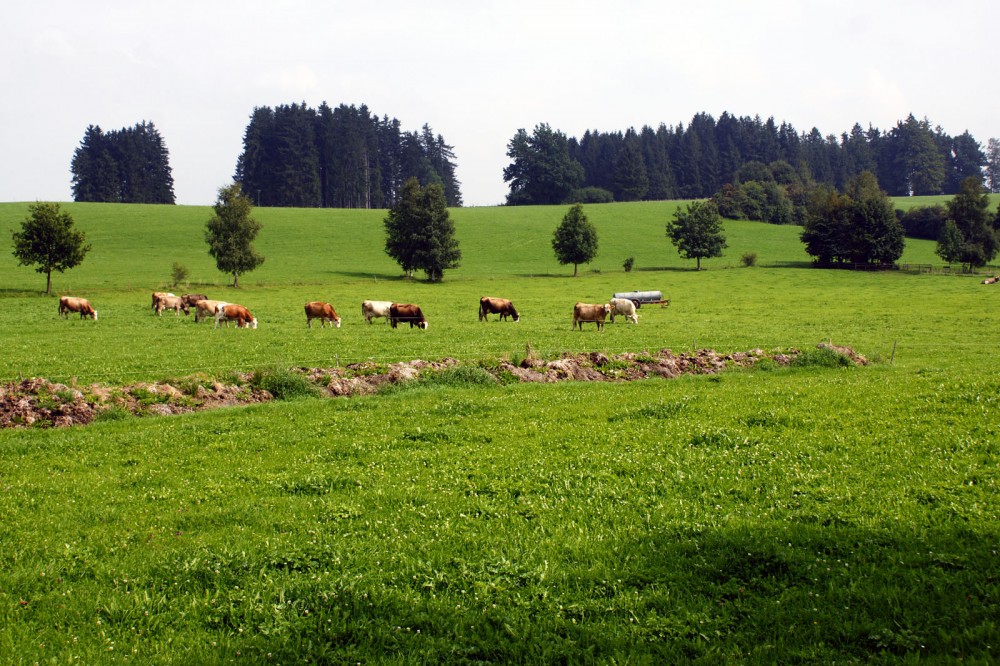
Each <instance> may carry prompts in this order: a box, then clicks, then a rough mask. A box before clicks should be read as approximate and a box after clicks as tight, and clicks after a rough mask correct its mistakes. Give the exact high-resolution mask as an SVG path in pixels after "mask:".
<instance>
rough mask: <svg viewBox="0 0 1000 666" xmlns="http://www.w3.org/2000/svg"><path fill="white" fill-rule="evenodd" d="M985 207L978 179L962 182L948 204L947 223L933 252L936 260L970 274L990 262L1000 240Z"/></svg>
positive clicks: (984, 194) (987, 200) (985, 199)
mask: <svg viewBox="0 0 1000 666" xmlns="http://www.w3.org/2000/svg"><path fill="white" fill-rule="evenodd" d="M989 206H990V198H989V195H988V194H987V193H986V192H985V190H984V189H983V186H982V182H981V181H980V179H979V178H977V177H975V176H973V177H970V178H966V179H965V180H963V181H962V187H961V191H960V192H959V193H958V194H956V195H955V196H954V197H953V198H952V199H951V200H950V201H949V202H948V221H947V222H946V223H945V230H944V232H943V233H942V235H941V238H940V239H939V240H938V246H937V249H936V250H935V251H936V252H937V254H938V256H939V257H941V258H942V259H944V260H945V261H948V262H957V263H961V264H963V265H964V266H966V267H967V268H968V269H970V270H971V269H972V268H974V267H979V266H985V265H986V264H987V263H989V262H990V261H992V260H993V257H995V256H996V255H997V251H998V250H1000V238H998V236H997V230H996V229H995V228H994V226H993V223H992V220H991V219H990V213H989ZM952 227H954V228H952ZM956 234H957V235H956ZM958 236H960V237H961V242H958V240H957V237H958Z"/></svg>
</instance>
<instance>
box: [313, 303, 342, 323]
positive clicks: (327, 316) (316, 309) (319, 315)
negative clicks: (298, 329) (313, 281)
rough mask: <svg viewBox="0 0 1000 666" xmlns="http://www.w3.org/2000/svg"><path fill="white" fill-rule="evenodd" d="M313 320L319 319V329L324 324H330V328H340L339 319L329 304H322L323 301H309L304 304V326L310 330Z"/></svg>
mask: <svg viewBox="0 0 1000 666" xmlns="http://www.w3.org/2000/svg"><path fill="white" fill-rule="evenodd" d="M313 319H319V326H320V328H323V326H324V325H326V322H330V325H331V326H336V327H337V328H340V317H339V316H338V315H337V311H336V310H334V309H333V306H332V305H330V304H329V303H324V302H323V301H310V302H308V303H306V324H307V325H308V326H309V328H312V325H313Z"/></svg>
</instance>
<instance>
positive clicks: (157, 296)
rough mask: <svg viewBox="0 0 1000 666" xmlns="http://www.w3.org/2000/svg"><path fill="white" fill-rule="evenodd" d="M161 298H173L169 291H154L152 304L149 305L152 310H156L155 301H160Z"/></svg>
mask: <svg viewBox="0 0 1000 666" xmlns="http://www.w3.org/2000/svg"><path fill="white" fill-rule="evenodd" d="M163 296H174V294H171V293H170V292H169V291H154V292H153V302H152V303H151V304H150V306H149V307H150V308H151V309H152V310H156V301H158V300H160V298H162V297H163Z"/></svg>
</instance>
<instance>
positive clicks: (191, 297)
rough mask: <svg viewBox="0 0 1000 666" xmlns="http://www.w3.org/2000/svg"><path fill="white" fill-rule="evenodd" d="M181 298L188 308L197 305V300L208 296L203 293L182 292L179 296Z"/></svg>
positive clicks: (202, 299)
mask: <svg viewBox="0 0 1000 666" xmlns="http://www.w3.org/2000/svg"><path fill="white" fill-rule="evenodd" d="M181 300H183V301H184V304H185V305H187V306H188V307H189V308H193V307H195V306H197V305H198V301H206V300H208V296H206V295H205V294H184V295H183V296H181Z"/></svg>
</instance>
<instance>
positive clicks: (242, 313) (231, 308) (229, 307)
mask: <svg viewBox="0 0 1000 666" xmlns="http://www.w3.org/2000/svg"><path fill="white" fill-rule="evenodd" d="M223 321H225V322H226V328H229V322H231V321H235V322H236V328H244V327H249V328H253V329H255V328H257V318H256V317H254V316H253V315H252V314H250V311H249V310H247V309H246V308H245V307H243V306H242V305H237V304H236V303H226V304H225V305H220V306H219V307H218V308H216V310H215V327H216V328H219V324H220V323H221V322H223Z"/></svg>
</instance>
